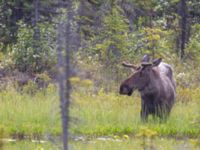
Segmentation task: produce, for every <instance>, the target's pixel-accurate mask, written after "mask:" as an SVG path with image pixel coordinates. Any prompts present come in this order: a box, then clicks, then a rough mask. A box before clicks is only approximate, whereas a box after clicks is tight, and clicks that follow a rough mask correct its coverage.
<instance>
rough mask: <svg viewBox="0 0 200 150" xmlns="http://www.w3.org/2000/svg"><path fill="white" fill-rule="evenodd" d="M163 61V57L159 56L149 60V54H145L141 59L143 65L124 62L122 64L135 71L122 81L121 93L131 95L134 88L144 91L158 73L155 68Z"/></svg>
mask: <svg viewBox="0 0 200 150" xmlns="http://www.w3.org/2000/svg"><path fill="white" fill-rule="evenodd" d="M161 61H162V59H161V58H159V59H155V60H153V61H152V62H149V56H148V55H144V57H143V59H142V60H141V65H139V66H135V65H133V64H130V63H127V62H123V63H122V65H123V66H124V67H128V68H130V69H131V70H132V71H133V74H132V75H131V76H130V77H129V78H128V79H126V80H125V81H123V82H122V84H121V85H120V91H119V93H120V94H123V95H128V96H131V95H132V93H133V91H134V90H139V91H142V90H143V89H144V88H145V87H146V86H147V85H149V84H150V82H151V79H152V77H153V76H155V74H156V72H155V70H154V68H155V67H157V66H158V65H159V64H160V63H161Z"/></svg>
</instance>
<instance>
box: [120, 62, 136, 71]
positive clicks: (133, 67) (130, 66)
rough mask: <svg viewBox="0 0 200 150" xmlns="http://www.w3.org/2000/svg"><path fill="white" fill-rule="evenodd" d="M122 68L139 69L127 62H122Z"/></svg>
mask: <svg viewBox="0 0 200 150" xmlns="http://www.w3.org/2000/svg"><path fill="white" fill-rule="evenodd" d="M122 66H124V67H128V68H132V69H137V68H138V67H137V66H135V65H133V64H130V63H127V62H125V61H124V62H122Z"/></svg>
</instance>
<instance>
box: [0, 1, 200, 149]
mask: <svg viewBox="0 0 200 150" xmlns="http://www.w3.org/2000/svg"><path fill="white" fill-rule="evenodd" d="M67 5H68V2H67V1H62V0H54V1H48V0H42V1H38V0H33V1H27V0H23V1H22V0H18V1H11V0H7V1H1V2H0V12H1V13H0V120H1V124H0V140H1V138H4V137H14V138H19V139H23V138H25V137H29V138H39V139H40V138H41V137H43V138H44V137H46V136H49V135H54V136H55V135H56V136H60V135H61V120H60V114H59V113H60V108H59V101H58V90H57V88H56V83H55V81H56V76H57V72H58V70H57V68H56V63H57V61H56V60H57V59H56V58H57V53H56V49H58V47H59V48H60V51H62V52H63V51H64V49H65V48H66V47H65V46H64V44H63V43H71V45H69V44H68V45H66V46H68V47H69V48H70V49H71V50H73V53H72V54H71V55H70V57H71V60H72V62H71V70H70V72H71V74H72V77H71V78H70V82H71V84H72V95H71V98H72V99H71V106H70V117H71V120H70V133H71V135H72V137H73V136H79V135H80V136H84V137H86V140H88V141H89V142H88V143H87V146H86V147H87V148H88V149H132V147H134V146H135V149H140V148H144V149H145V146H147V145H148V146H149V147H151V146H155V145H157V147H162V146H163V145H167V146H166V147H164V148H163V149H173V148H172V147H176V146H177V145H179V146H180V147H178V148H179V149H181V146H182V143H183V142H185V141H184V140H173V139H169V140H168V139H166V137H175V138H180V139H182V138H185V137H186V138H187V142H188V143H189V144H188V145H190V146H189V148H191V149H192V148H194V149H195V146H196V147H199V143H200V142H199V138H200V137H199V135H200V128H199V126H200V119H199V118H200V109H199V108H200V102H199V99H200V94H199V93H200V86H199V82H200V78H199V76H200V69H199V63H200V44H199V43H200V25H199V23H200V18H199V16H200V11H199V7H200V3H199V1H198V0H187V1H186V0H167V1H163V0H162V1H161V0H143V1H140V0H80V1H73V2H72V6H73V7H72V8H71V9H70V11H69V10H66V7H67ZM67 12H70V13H71V16H70V17H71V18H70V19H71V20H72V22H71V31H70V32H69V33H70V35H69V34H68V37H70V39H67V38H66V34H67V33H68V32H66V29H65V28H66V22H67V21H68V20H69V18H67V17H66V16H67V15H66V13H67ZM58 24H61V26H60V27H62V28H61V29H60V30H61V32H62V37H61V39H60V41H59V39H58V38H57V36H58V33H57V30H58V29H57V28H58V26H59V25H58ZM69 24H70V23H69ZM68 40H69V41H68ZM59 42H61V44H60V43H59ZM62 44H63V45H62ZM144 54H149V55H150V56H151V58H152V59H153V58H157V57H162V58H163V60H164V61H165V62H167V63H169V64H170V65H171V66H172V67H173V69H174V76H175V79H176V83H177V99H176V103H175V106H174V107H173V110H172V112H171V115H170V118H169V119H168V120H167V122H165V123H160V122H159V120H157V119H155V120H154V119H153V118H151V117H150V118H149V122H148V123H146V124H144V123H142V122H141V121H140V103H141V102H140V98H139V94H138V93H137V92H136V93H134V95H133V96H132V97H126V96H120V95H119V94H118V89H119V85H120V83H121V81H122V80H124V79H125V78H126V77H128V76H129V75H130V74H131V73H130V72H129V71H127V70H126V69H125V68H122V66H121V62H122V61H130V62H131V63H135V64H138V63H139V62H140V59H141V57H142V56H143V55H144ZM1 129H2V130H1ZM1 131H2V132H1ZM99 136H106V137H107V136H108V137H111V139H112V140H113V139H114V140H113V141H112V140H110V141H109V142H106V141H98V140H95V138H98V137H99ZM159 137H163V138H164V139H163V140H160V139H159ZM93 138H94V140H93ZM132 139H133V140H132ZM117 140H119V141H120V140H122V141H123V142H122V143H120V142H118V143H117V142H116V141H117ZM1 142H2V140H1V141H0V146H1V145H2V146H4V143H3V142H2V143H1ZM90 142H91V143H90ZM152 142H153V143H152ZM26 144H27V143H26V142H20V143H19V145H18V146H17V147H20V149H25V147H26ZM133 145H134V146H133ZM170 145H172V146H170ZM71 146H72V147H73V148H74V149H83V148H82V147H84V146H85V144H83V143H82V141H78V142H75V141H71ZM43 147H45V149H50V147H53V145H51V144H49V143H48V144H47V145H46V146H42V145H41V146H40V145H39V146H38V147H34V144H30V149H38V150H39V149H43ZM5 148H6V149H16V148H15V146H13V145H12V144H10V145H9V144H8V145H5ZM176 148H177V147H176ZM55 149H56V148H55Z"/></svg>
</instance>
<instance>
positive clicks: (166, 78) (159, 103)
mask: <svg viewBox="0 0 200 150" xmlns="http://www.w3.org/2000/svg"><path fill="white" fill-rule="evenodd" d="M175 89H176V85H175V81H174V79H173V74H172V69H171V67H170V65H168V64H165V63H162V62H161V60H156V61H155V63H154V62H153V64H152V65H144V66H142V67H140V68H139V69H138V70H136V71H135V72H134V73H133V75H131V76H130V77H129V78H128V79H126V80H125V81H124V82H122V84H121V86H120V94H124V95H129V96H130V95H131V94H132V93H133V91H134V90H138V91H139V92H140V95H141V100H142V102H141V119H142V120H146V119H147V118H148V115H149V114H152V115H153V116H158V117H160V118H161V119H165V118H166V117H167V116H168V115H169V113H170V111H171V108H172V106H173V104H174V101H175V97H176V90H175Z"/></svg>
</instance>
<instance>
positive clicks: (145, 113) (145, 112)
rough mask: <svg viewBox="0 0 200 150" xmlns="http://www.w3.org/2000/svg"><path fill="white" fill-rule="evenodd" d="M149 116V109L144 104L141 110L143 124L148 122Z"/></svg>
mask: <svg viewBox="0 0 200 150" xmlns="http://www.w3.org/2000/svg"><path fill="white" fill-rule="evenodd" d="M148 114H149V112H148V110H147V107H146V106H145V105H144V104H142V109H141V112H140V117H141V120H142V122H146V121H147V118H148Z"/></svg>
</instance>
